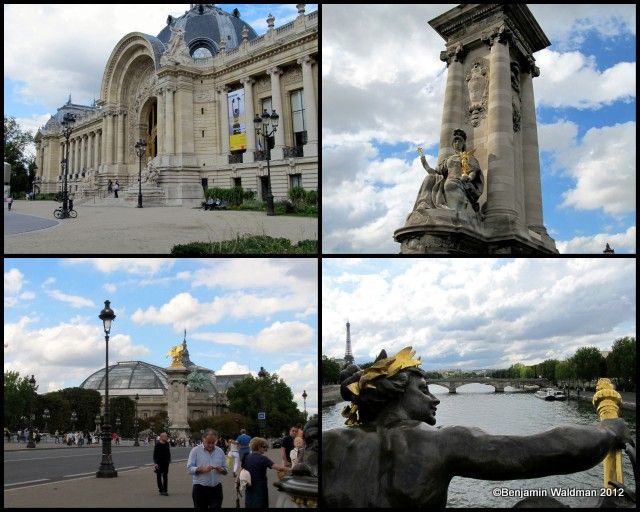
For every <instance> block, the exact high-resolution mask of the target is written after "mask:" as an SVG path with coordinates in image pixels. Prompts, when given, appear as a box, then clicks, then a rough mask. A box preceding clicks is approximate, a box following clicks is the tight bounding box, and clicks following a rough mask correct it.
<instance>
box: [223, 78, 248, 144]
mask: <svg viewBox="0 0 640 512" xmlns="http://www.w3.org/2000/svg"><path fill="white" fill-rule="evenodd" d="M227 106H228V116H229V148H230V150H231V151H242V150H245V149H247V134H246V126H245V123H244V89H238V90H237V91H232V92H230V93H228V94H227Z"/></svg>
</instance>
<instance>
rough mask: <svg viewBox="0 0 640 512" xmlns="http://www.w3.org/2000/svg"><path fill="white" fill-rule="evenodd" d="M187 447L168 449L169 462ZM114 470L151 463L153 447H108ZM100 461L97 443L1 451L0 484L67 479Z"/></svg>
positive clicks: (86, 472)
mask: <svg viewBox="0 0 640 512" xmlns="http://www.w3.org/2000/svg"><path fill="white" fill-rule="evenodd" d="M190 450H191V448H179V447H175V448H172V449H171V457H172V461H173V462H179V461H180V460H184V461H185V463H186V460H187V458H188V457H189V451H190ZM111 453H112V457H113V463H114V466H115V468H116V470H121V469H132V468H139V467H144V466H148V465H150V464H153V446H151V445H150V446H139V447H138V446H112V447H111ZM101 460H102V449H101V448H100V447H97V446H85V447H80V448H75V447H74V448H60V449H54V448H52V449H47V450H37V449H36V450H30V451H26V450H21V451H13V452H5V453H4V485H5V487H7V486H11V487H12V488H13V487H20V486H22V485H27V484H28V483H35V482H45V481H46V482H57V481H60V480H66V479H70V478H75V477H80V476H88V475H95V473H96V471H98V469H99V467H100V461H101Z"/></svg>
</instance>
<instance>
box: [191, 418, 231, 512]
mask: <svg viewBox="0 0 640 512" xmlns="http://www.w3.org/2000/svg"><path fill="white" fill-rule="evenodd" d="M217 442H218V433H217V432H216V431H215V430H213V429H210V428H208V429H207V430H205V431H204V434H203V435H202V444H201V445H198V446H196V447H195V448H193V449H192V450H191V453H189V459H188V460H187V472H188V473H190V474H191V475H193V491H192V493H191V496H192V498H193V505H194V507H195V509H196V510H207V509H209V508H222V483H221V482H220V475H226V474H227V465H226V463H225V456H224V452H223V451H222V449H221V448H219V447H218V446H216V443H217Z"/></svg>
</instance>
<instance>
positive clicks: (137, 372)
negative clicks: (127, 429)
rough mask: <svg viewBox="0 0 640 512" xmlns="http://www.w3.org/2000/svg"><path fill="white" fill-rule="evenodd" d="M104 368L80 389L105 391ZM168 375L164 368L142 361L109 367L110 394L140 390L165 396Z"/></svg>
mask: <svg viewBox="0 0 640 512" xmlns="http://www.w3.org/2000/svg"><path fill="white" fill-rule="evenodd" d="M104 374H105V372H104V368H102V369H100V370H98V371H97V372H95V373H94V374H92V375H90V376H89V377H88V378H87V379H86V380H85V381H84V382H83V383H82V384H80V387H81V388H83V389H95V390H98V391H100V390H102V391H104ZM166 389H167V374H166V373H165V371H164V369H163V368H160V367H159V366H155V365H152V364H149V363H144V362H142V361H124V362H119V363H118V364H115V365H111V366H109V393H112V391H114V390H127V393H126V394H129V391H130V390H140V391H142V392H144V394H163V393H164V391H165V390H166ZM114 394H121V393H114Z"/></svg>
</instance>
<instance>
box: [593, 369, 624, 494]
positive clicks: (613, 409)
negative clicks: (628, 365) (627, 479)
mask: <svg viewBox="0 0 640 512" xmlns="http://www.w3.org/2000/svg"><path fill="white" fill-rule="evenodd" d="M592 401H593V405H594V406H595V408H596V411H597V412H598V417H599V418H600V421H602V420H613V419H615V418H618V417H619V415H620V414H619V411H620V404H621V403H622V397H621V396H620V393H618V392H617V391H616V389H615V387H614V385H613V384H612V383H611V381H610V380H609V379H598V384H596V392H595V394H594V395H593V400H592ZM602 464H603V465H604V487H605V488H607V487H609V488H612V487H613V486H612V485H611V484H610V483H609V481H611V480H615V481H617V482H620V483H621V484H622V483H624V480H623V478H624V477H623V474H622V452H621V451H620V450H617V449H614V448H612V449H611V450H609V453H608V454H607V456H606V457H605V458H604V460H603V461H602Z"/></svg>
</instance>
